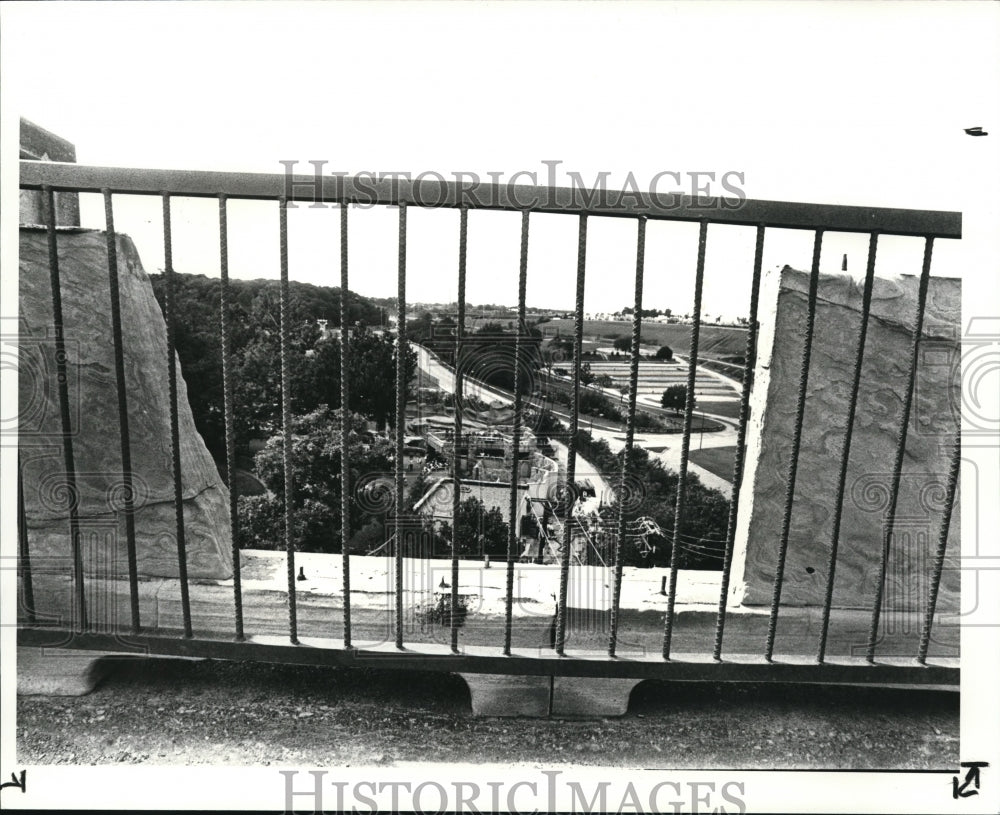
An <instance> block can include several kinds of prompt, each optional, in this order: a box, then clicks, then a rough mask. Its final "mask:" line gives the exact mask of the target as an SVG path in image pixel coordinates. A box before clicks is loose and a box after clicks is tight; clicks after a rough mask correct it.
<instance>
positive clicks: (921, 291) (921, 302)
mask: <svg viewBox="0 0 1000 815" xmlns="http://www.w3.org/2000/svg"><path fill="white" fill-rule="evenodd" d="M933 253H934V238H933V237H928V238H926V239H925V243H924V264H923V268H922V269H921V272H920V284H919V287H918V289H917V316H916V323H915V325H914V327H913V342H912V345H911V347H910V373H909V377H908V378H907V382H906V396H905V397H904V398H903V415H902V417H901V418H900V421H899V443H898V444H897V445H896V460H895V462H894V464H893V467H892V487H891V488H890V490H889V510H888V513H887V515H886V528H885V536H884V538H883V541H882V561H881V564H880V566H879V577H878V583H877V584H876V585H875V600H874V603H873V604H872V622H871V628H870V629H869V631H868V652H867V654H866V655H865V659H866V660H867V661H868V662H874V661H875V646H876V645H877V643H878V626H879V620H880V618H881V614H882V599H883V596H884V594H885V575H886V570H887V568H888V565H889V551H890V549H891V547H892V535H893V530H894V527H895V524H896V502H897V501H898V500H899V479H900V476H901V475H902V473H903V457H904V456H905V454H906V435H907V431H908V430H909V427H910V407H911V405H912V402H913V387H914V383H915V382H916V378H917V362H918V353H919V351H920V335H921V333H923V330H924V311H925V308H926V306H927V284H928V281H929V280H930V276H931V256H932V255H933Z"/></svg>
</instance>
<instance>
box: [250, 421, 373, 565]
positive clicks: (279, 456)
mask: <svg viewBox="0 0 1000 815" xmlns="http://www.w3.org/2000/svg"><path fill="white" fill-rule="evenodd" d="M347 421H348V432H349V436H348V460H349V461H350V463H351V472H350V481H351V484H357V483H358V482H359V481H360V480H361V478H362V476H365V475H368V474H370V473H373V472H383V473H388V472H391V470H392V443H391V442H390V441H389V440H388V439H387V438H384V437H376V439H375V440H374V442H372V441H368V440H365V439H364V438H363V436H362V433H363V432H364V429H365V422H364V419H363V418H362V417H361V416H358V415H357V414H348V419H347ZM340 423H341V411H339V410H336V411H335V410H331V409H330V408H328V407H327V406H326V405H322V406H320V407H319V408H317V409H316V410H314V411H312V412H310V413H307V414H305V415H300V416H295V417H294V418H293V420H292V449H291V462H292V472H293V474H294V479H295V480H294V484H295V491H294V495H293V504H292V508H293V509H294V511H295V512H294V514H295V524H296V526H295V529H294V532H293V539H294V542H295V546H296V548H297V549H301V550H304V551H312V552H339V551H340V547H341V512H340V478H341V471H340ZM254 469H255V470H256V473H257V476H258V478H260V479H261V481H263V482H264V484H265V485H266V486H267V488H268V490H269V493H268V494H266V495H257V496H251V497H241V498H240V499H239V527H240V528H239V534H240V538H239V539H240V544H241V546H244V547H251V548H263V549H275V548H282V547H283V545H284V544H283V541H284V506H285V504H284V501H285V471H284V435H283V433H281V432H278V433H276V434H275V435H273V436H272V437H271V438H270V439H268V440H267V443H266V445H265V447H264V449H263V450H261V451H260V452H259V453H257V455H256V456H255V457H254ZM363 503H364V502H362V504H363ZM369 503H371V502H369ZM355 507H356V509H353V510H352V511H351V518H350V521H351V523H350V531H351V532H352V533H353V532H356V531H358V530H359V529H361V527H362V526H364V525H365V524H366V523H368V522H369V521H370V520H371V518H372V512H371V510H372V507H371V506H364V505H360V504H355Z"/></svg>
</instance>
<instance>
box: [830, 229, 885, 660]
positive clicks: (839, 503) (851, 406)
mask: <svg viewBox="0 0 1000 815" xmlns="http://www.w3.org/2000/svg"><path fill="white" fill-rule="evenodd" d="M877 252H878V233H877V232H872V234H871V238H870V239H869V241H868V266H867V269H866V271H865V286H864V291H863V292H862V295H861V328H860V329H859V331H858V352H857V356H856V357H855V360H854V379H853V381H852V382H851V395H850V397H849V398H848V402H847V430H846V431H845V432H844V446H843V449H842V451H841V454H840V476H839V478H838V480H837V497H836V498H835V499H834V516H833V532H832V533H831V536H830V557H829V560H828V561H827V565H826V593H825V595H824V598H823V621H822V623H821V624H820V634H819V652H818V653H817V655H816V661H817V662H822V661H823V660H824V659H825V658H826V641H827V635H828V634H829V631H830V609H831V608H832V606H833V581H834V578H835V576H836V572H837V551H838V549H839V548H840V522H841V519H842V517H843V514H844V491H845V489H846V487H847V466H848V463H849V461H850V457H851V438H852V436H853V435H854V419H855V414H856V412H857V408H858V393H859V392H860V390H861V368H862V365H863V364H864V359H865V341H866V339H867V337H868V319H869V316H870V314H871V306H872V288H873V287H874V284H875V257H876V254H877Z"/></svg>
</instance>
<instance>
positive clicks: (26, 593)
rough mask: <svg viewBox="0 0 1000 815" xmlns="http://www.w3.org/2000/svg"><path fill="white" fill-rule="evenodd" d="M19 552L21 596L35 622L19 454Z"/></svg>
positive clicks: (22, 478) (26, 520) (31, 620)
mask: <svg viewBox="0 0 1000 815" xmlns="http://www.w3.org/2000/svg"><path fill="white" fill-rule="evenodd" d="M17 554H18V557H19V559H20V566H21V596H22V597H23V598H24V599H23V602H24V612H25V615H26V616H27V618H28V622H29V623H31V624H32V625H34V623H35V584H34V581H33V580H32V575H31V552H30V550H29V548H28V518H27V515H26V514H25V511H24V468H23V465H22V464H21V453H20V451H18V454H17Z"/></svg>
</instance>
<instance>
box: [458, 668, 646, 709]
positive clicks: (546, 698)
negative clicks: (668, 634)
mask: <svg viewBox="0 0 1000 815" xmlns="http://www.w3.org/2000/svg"><path fill="white" fill-rule="evenodd" d="M459 676H461V677H462V679H464V680H465V684H466V685H468V687H469V694H470V696H471V700H472V715H473V716H505V717H524V718H537V719H544V718H567V719H596V718H604V717H610V716H624V715H625V713H626V712H627V711H628V700H629V696H630V695H631V693H632V689H633V688H634V687H635V686H636V685H638V684H639V683H640V682H641V681H642V680H641V679H619V678H610V679H607V678H594V677H580V676H510V675H508V674H478V673H476V674H474V673H462V674H459Z"/></svg>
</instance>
